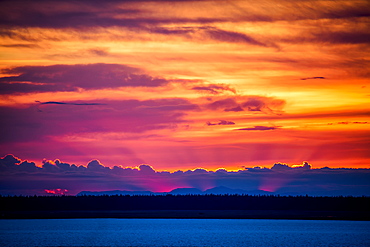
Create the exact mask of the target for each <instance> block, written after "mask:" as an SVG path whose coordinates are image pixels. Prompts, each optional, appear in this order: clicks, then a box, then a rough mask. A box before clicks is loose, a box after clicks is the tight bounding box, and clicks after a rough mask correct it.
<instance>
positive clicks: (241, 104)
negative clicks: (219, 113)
mask: <svg viewBox="0 0 370 247" xmlns="http://www.w3.org/2000/svg"><path fill="white" fill-rule="evenodd" d="M284 105H285V101H284V100H281V99H275V98H271V97H263V96H244V97H239V98H226V99H221V100H216V101H214V102H212V103H210V104H208V105H207V107H208V108H209V109H211V110H223V111H226V112H228V111H235V112H238V111H258V112H264V113H268V114H279V113H281V110H282V108H283V107H284Z"/></svg>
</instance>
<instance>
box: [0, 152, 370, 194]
mask: <svg viewBox="0 0 370 247" xmlns="http://www.w3.org/2000/svg"><path fill="white" fill-rule="evenodd" d="M0 169H1V182H2V186H1V191H0V192H1V194H3V195H6V194H13V195H14V194H23V195H32V194H44V193H45V191H46V193H49V194H50V193H52V194H71V195H73V194H77V193H78V192H80V191H83V190H85V191H86V190H89V191H108V190H128V191H153V192H168V191H171V190H173V189H176V188H196V189H199V190H202V191H204V190H206V189H211V188H213V187H219V186H225V187H228V188H231V189H243V190H247V191H249V192H250V193H263V192H274V193H279V194H291V195H305V194H310V195H357V196H360V195H367V196H369V195H370V184H369V181H370V179H369V178H370V170H369V169H330V168H322V169H311V166H310V165H309V164H308V163H307V162H304V163H303V164H302V165H295V166H288V165H286V164H281V163H277V164H275V165H274V166H273V167H272V168H271V169H268V168H260V167H255V168H245V169H242V170H239V171H227V170H225V169H218V170H216V171H207V170H205V169H201V168H198V169H194V170H187V171H180V170H179V171H176V172H172V173H170V172H166V171H156V170H155V169H154V168H153V167H151V166H149V165H140V166H138V167H135V168H123V167H119V166H114V167H111V168H109V167H106V166H104V165H102V164H101V163H100V162H99V161H98V160H92V161H90V162H89V163H88V164H87V165H86V166H82V165H74V164H68V163H65V162H62V161H60V160H55V161H50V160H44V161H43V162H42V165H41V166H36V164H35V163H33V162H28V161H25V160H20V159H19V158H17V157H14V156H13V155H6V156H4V157H3V158H1V159H0ZM258 191H259V192H258Z"/></svg>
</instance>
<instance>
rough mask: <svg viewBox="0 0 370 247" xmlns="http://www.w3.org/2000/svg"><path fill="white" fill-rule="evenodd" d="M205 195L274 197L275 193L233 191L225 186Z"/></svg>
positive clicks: (211, 190) (208, 191)
mask: <svg viewBox="0 0 370 247" xmlns="http://www.w3.org/2000/svg"><path fill="white" fill-rule="evenodd" d="M204 193H205V194H215V195H226V194H229V195H273V194H274V193H273V192H268V191H263V190H242V189H231V188H228V187H225V186H219V187H214V188H212V189H208V190H206V191H204Z"/></svg>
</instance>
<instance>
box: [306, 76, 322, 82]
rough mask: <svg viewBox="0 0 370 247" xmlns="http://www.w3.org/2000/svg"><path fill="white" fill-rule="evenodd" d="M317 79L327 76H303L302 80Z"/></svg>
mask: <svg viewBox="0 0 370 247" xmlns="http://www.w3.org/2000/svg"><path fill="white" fill-rule="evenodd" d="M316 79H326V78H325V77H323V76H314V77H305V78H301V80H303V81H304V80H316Z"/></svg>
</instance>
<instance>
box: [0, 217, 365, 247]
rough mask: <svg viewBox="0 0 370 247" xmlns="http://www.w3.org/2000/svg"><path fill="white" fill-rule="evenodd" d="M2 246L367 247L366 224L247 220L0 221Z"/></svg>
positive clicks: (356, 222)
mask: <svg viewBox="0 0 370 247" xmlns="http://www.w3.org/2000/svg"><path fill="white" fill-rule="evenodd" d="M0 245H1V246H230V247H232V246H370V222H367V221H329V220H327V221H316V220H248V219H240V220H235V219H230V220H229V219H47V220H45V219H40V220H0Z"/></svg>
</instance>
